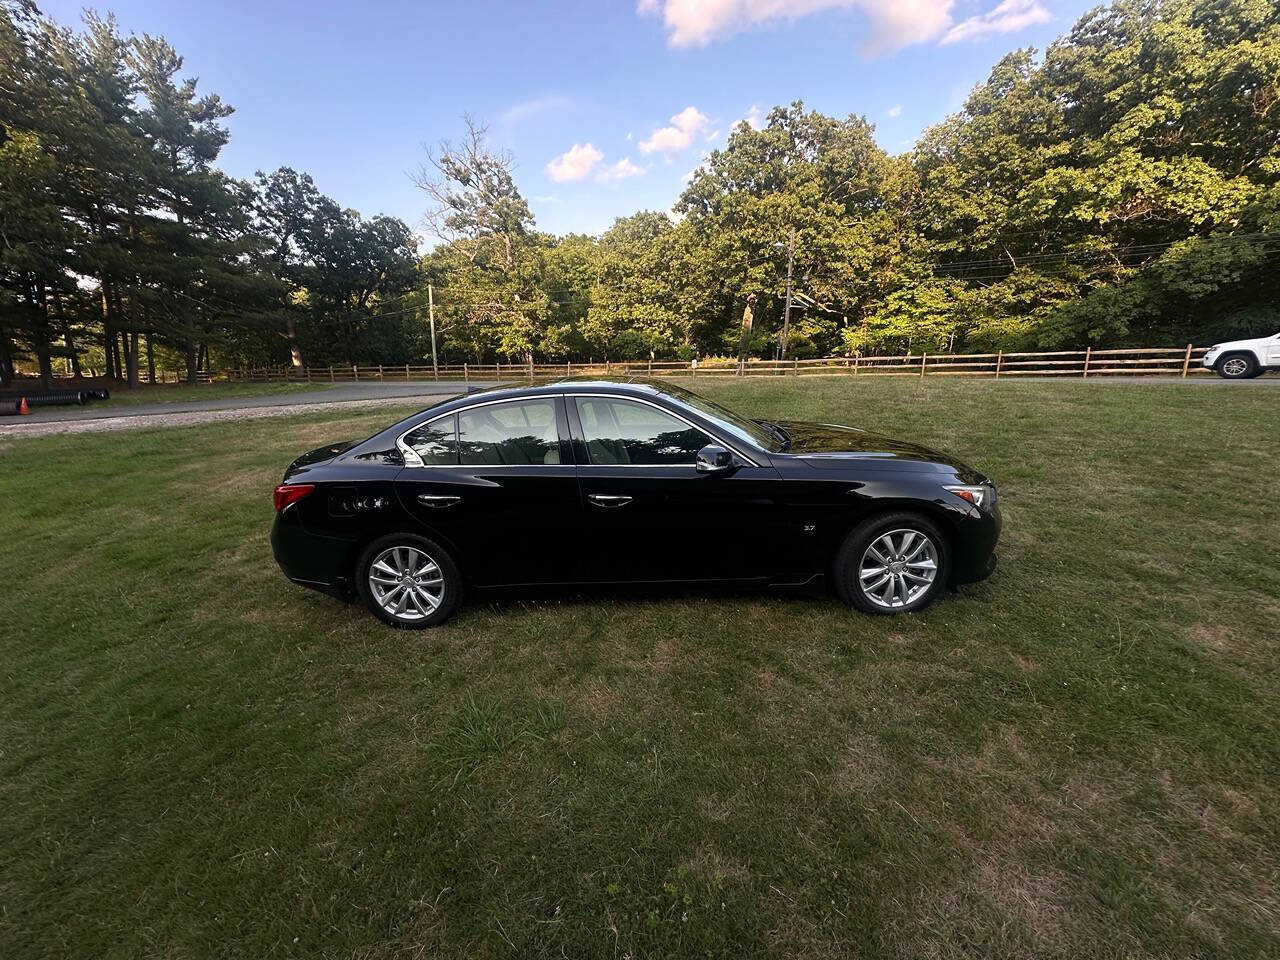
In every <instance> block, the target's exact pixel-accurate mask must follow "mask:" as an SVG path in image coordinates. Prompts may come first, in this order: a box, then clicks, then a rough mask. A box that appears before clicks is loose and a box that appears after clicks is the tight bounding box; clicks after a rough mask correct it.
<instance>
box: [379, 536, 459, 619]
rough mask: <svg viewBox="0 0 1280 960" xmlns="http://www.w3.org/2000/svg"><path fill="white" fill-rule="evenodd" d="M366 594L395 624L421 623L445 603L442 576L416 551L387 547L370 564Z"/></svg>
mask: <svg viewBox="0 0 1280 960" xmlns="http://www.w3.org/2000/svg"><path fill="white" fill-rule="evenodd" d="M369 593H370V595H371V596H372V597H373V599H374V601H375V602H376V603H377V604H378V606H380V607H382V609H383V610H385V611H386V612H387V613H389V614H390V615H391V616H393V617H395V618H396V619H397V620H405V621H413V620H422V619H424V618H426V617H429V616H431V614H433V613H434V612H435V611H436V609H437V608H438V607H439V606H440V604H441V603H442V602H443V601H444V573H443V571H441V569H440V565H439V564H437V563H436V562H435V561H434V560H432V559H431V557H430V556H428V555H427V553H426V551H424V550H421V549H419V548H418V547H410V546H398V547H388V548H387V549H386V550H383V551H382V552H381V553H380V554H378V555H377V556H376V557H374V558H373V562H372V563H370V564H369Z"/></svg>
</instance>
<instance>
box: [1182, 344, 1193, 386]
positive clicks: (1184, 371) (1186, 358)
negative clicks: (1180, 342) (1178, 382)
mask: <svg viewBox="0 0 1280 960" xmlns="http://www.w3.org/2000/svg"><path fill="white" fill-rule="evenodd" d="M1190 366H1191V344H1189V343H1188V344H1187V352H1186V354H1185V355H1184V356H1183V358H1182V376H1183V379H1186V376H1187V368H1189V367H1190Z"/></svg>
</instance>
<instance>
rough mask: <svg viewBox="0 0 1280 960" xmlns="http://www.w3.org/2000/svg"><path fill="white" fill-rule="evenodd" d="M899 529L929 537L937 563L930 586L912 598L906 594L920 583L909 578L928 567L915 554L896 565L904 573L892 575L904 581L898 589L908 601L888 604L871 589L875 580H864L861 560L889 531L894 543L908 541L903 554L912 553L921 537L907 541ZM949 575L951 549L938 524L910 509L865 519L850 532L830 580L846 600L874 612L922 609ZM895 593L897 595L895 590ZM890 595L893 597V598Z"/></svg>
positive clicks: (899, 580) (929, 602) (907, 611)
mask: <svg viewBox="0 0 1280 960" xmlns="http://www.w3.org/2000/svg"><path fill="white" fill-rule="evenodd" d="M899 531H910V532H913V533H915V534H916V535H917V537H921V536H922V537H924V538H926V539H927V540H928V542H929V547H927V548H925V555H926V556H927V552H928V551H930V550H931V552H932V553H933V563H934V565H935V566H934V569H933V579H932V580H931V581H930V582H929V584H928V585H927V587H926V588H925V589H924V590H923V591H922V592H920V593H918V594H916V595H915V596H910V599H906V597H908V596H909V595H910V591H912V590H914V589H915V588H916V587H917V586H919V584H918V583H916V582H914V581H909V580H908V579H907V578H908V577H916V576H921V575H925V574H926V573H927V568H925V567H923V566H922V565H921V561H920V558H919V557H916V561H917V562H916V563H915V564H912V565H911V566H910V567H907V566H905V565H904V566H901V567H897V568H896V569H897V570H900V571H901V573H895V574H893V577H894V579H896V581H897V582H898V583H899V584H901V587H899V588H895V589H901V590H903V593H902V594H901V595H900V596H901V599H903V600H904V601H905V602H902V603H900V604H899V605H893V606H889V605H886V604H885V602H884V599H883V597H882V596H881V598H880V599H877V594H875V593H873V592H871V591H869V590H868V587H875V586H876V582H875V581H873V582H871V583H870V584H868V583H864V581H863V580H862V578H861V576H860V572H861V570H862V561H863V558H864V557H865V556H866V555H867V550H868V548H869V547H871V546H872V545H873V544H875V543H876V542H877V541H878V540H880V539H881V538H882V537H885V536H886V535H890V536H891V539H892V541H893V542H895V543H898V544H903V543H909V546H908V548H907V553H906V554H903V556H908V557H910V555H911V551H913V550H915V549H916V547H917V546H919V543H920V541H919V540H918V539H913V540H910V541H907V540H906V539H905V538H904V537H903V536H902V535H901V534H900V533H899ZM872 559H874V558H872ZM897 562H898V561H896V560H895V561H894V563H897ZM886 576H888V574H886ZM950 576H951V550H950V546H949V544H948V543H947V538H946V536H945V535H944V534H943V532H942V531H941V530H940V529H939V528H938V525H937V524H936V523H934V522H933V521H932V520H930V519H929V518H928V517H925V516H923V515H921V514H918V513H913V512H911V511H895V512H893V513H881V514H877V515H876V516H874V517H869V518H868V519H866V520H864V521H862V523H860V524H858V525H857V526H856V527H854V528H853V530H851V531H850V532H849V535H848V536H847V537H845V539H844V543H842V544H841V545H840V549H839V550H838V551H836V556H835V560H834V561H833V562H832V570H831V582H832V585H833V586H834V588H835V591H836V595H837V596H838V597H839V598H840V599H841V600H843V601H844V602H845V603H847V604H849V605H850V606H853V607H857V608H858V609H859V610H861V611H862V612H863V613H875V614H897V613H915V612H916V611H917V610H923V609H924V608H925V607H927V606H928V605H929V604H931V603H932V602H933V601H934V599H935V598H936V597H937V596H938V594H939V593H941V592H942V591H943V590H945V589H946V586H947V583H948V578H949V577H950ZM890 589H891V588H890V587H889V586H886V587H885V588H884V589H883V590H882V591H881V594H883V593H884V592H886V591H888V590H890ZM895 596H898V595H896V594H895ZM890 599H891V601H892V599H893V598H890Z"/></svg>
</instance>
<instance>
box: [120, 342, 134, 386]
mask: <svg viewBox="0 0 1280 960" xmlns="http://www.w3.org/2000/svg"><path fill="white" fill-rule="evenodd" d="M120 336H121V337H123V336H124V333H123V332H121V334H120ZM124 372H125V375H126V379H127V382H128V384H129V389H130V390H132V389H133V388H134V387H136V386H137V385H138V331H137V330H132V331H130V333H129V336H128V338H127V339H126V341H125V347H124Z"/></svg>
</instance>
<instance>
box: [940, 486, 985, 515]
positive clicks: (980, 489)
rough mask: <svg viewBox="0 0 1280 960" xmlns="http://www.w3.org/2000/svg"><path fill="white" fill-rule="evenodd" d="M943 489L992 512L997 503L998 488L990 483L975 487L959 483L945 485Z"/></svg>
mask: <svg viewBox="0 0 1280 960" xmlns="http://www.w3.org/2000/svg"><path fill="white" fill-rule="evenodd" d="M942 489H944V490H949V491H950V492H951V493H954V494H955V495H956V496H957V497H959V498H960V499H961V500H968V501H969V502H970V503H972V504H973V505H974V506H975V507H978V508H986V509H987V510H990V509H991V508H992V507H993V506H995V503H996V488H995V486H994V485H993V484H990V483H981V484H977V485H974V486H970V485H968V484H959V483H957V484H950V485H944V486H943V488H942Z"/></svg>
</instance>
